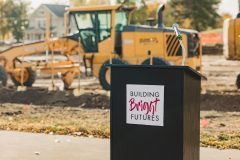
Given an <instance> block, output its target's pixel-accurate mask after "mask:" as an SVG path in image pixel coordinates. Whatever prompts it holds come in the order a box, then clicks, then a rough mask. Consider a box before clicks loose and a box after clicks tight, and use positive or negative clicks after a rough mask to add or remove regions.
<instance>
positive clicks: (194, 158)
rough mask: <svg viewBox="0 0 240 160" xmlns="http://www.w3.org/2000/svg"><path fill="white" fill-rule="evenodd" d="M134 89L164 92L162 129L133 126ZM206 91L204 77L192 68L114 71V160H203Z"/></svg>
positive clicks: (112, 74)
mask: <svg viewBox="0 0 240 160" xmlns="http://www.w3.org/2000/svg"><path fill="white" fill-rule="evenodd" d="M129 84H130V85H139V86H138V88H142V87H141V85H149V86H164V113H163V125H162V126H154V125H146V124H131V123H127V112H128V111H127V110H130V109H129V106H128V102H127V99H128V98H127V96H129V95H127V94H130V93H131V94H133V93H132V92H129V93H127V85H129ZM200 86H201V75H200V74H199V73H198V72H195V71H194V70H192V69H191V68H190V67H186V66H166V67H157V66H118V65H113V66H111V160H199V150H200V148H199V139H200V126H199V125H200V124H199V120H200ZM156 88H157V87H156ZM139 90H142V89H139ZM137 92H138V91H136V93H135V94H137V95H135V96H140V97H146V96H149V97H151V95H150V94H151V93H143V92H142V93H141V92H140V91H139V92H138V93H137ZM146 92H150V91H148V90H146ZM153 94H154V93H153ZM161 100H162V99H161ZM136 103H137V102H136ZM142 103H143V102H142ZM152 104H153V103H152ZM139 106H141V105H139ZM137 109H138V111H139V112H140V111H141V109H142V110H145V109H146V108H136V106H135V108H134V109H133V110H135V111H137ZM151 109H152V110H148V111H149V112H150V113H148V114H150V115H151V114H152V115H153V114H154V113H153V109H154V107H153V108H151ZM146 113H147V110H146ZM131 116H132V117H131ZM131 116H130V119H131V118H135V117H134V115H131ZM141 118H142V117H141ZM143 120H144V119H143ZM149 120H150V121H151V120H153V121H157V120H159V117H158V118H157V117H156V116H155V117H153V119H152V118H151V117H150V119H149ZM136 123H139V122H136Z"/></svg>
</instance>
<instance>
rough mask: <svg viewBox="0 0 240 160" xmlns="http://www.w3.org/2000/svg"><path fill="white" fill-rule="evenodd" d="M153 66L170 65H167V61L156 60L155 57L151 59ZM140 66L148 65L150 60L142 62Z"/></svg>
mask: <svg viewBox="0 0 240 160" xmlns="http://www.w3.org/2000/svg"><path fill="white" fill-rule="evenodd" d="M152 61H153V65H157V66H170V63H168V62H167V61H164V60H162V59H161V58H157V57H153V60H152ZM142 65H150V58H148V59H146V60H144V61H143V62H142Z"/></svg>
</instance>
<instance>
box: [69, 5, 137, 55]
mask: <svg viewBox="0 0 240 160" xmlns="http://www.w3.org/2000/svg"><path fill="white" fill-rule="evenodd" d="M131 10H133V8H132V9H130V8H126V7H123V6H121V5H114V6H95V7H93V6H91V7H87V6H85V7H76V8H70V9H69V14H70V16H72V17H73V19H74V21H75V22H76V26H77V29H78V31H79V37H80V40H81V44H82V47H83V49H84V52H85V53H96V52H99V46H98V44H99V43H101V42H102V41H105V40H107V39H108V40H111V41H112V45H113V46H112V47H114V48H112V49H114V50H120V49H121V31H122V30H123V28H124V26H126V25H128V24H129V23H128V22H129V13H130V11H131ZM108 47H110V46H108Z"/></svg>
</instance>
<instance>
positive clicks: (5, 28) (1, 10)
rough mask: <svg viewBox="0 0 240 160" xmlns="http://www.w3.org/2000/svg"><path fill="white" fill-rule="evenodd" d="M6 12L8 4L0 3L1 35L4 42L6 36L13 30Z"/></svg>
mask: <svg viewBox="0 0 240 160" xmlns="http://www.w3.org/2000/svg"><path fill="white" fill-rule="evenodd" d="M6 11H7V6H6V3H5V2H4V1H0V35H1V38H2V40H4V39H5V36H6V34H7V33H9V32H10V30H11V28H10V26H9V23H8V19H7V18H8V17H7V14H6Z"/></svg>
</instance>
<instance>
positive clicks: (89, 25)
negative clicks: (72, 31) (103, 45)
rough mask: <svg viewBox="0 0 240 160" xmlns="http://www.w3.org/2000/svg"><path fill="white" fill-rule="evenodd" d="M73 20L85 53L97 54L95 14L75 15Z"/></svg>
mask: <svg viewBox="0 0 240 160" xmlns="http://www.w3.org/2000/svg"><path fill="white" fill-rule="evenodd" d="M75 19H76V22H77V25H78V29H79V34H80V37H81V41H82V44H83V46H84V50H85V52H97V51H98V42H99V36H98V33H97V30H96V28H97V21H96V13H95V12H88V13H81V12H80V13H76V14H75Z"/></svg>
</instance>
